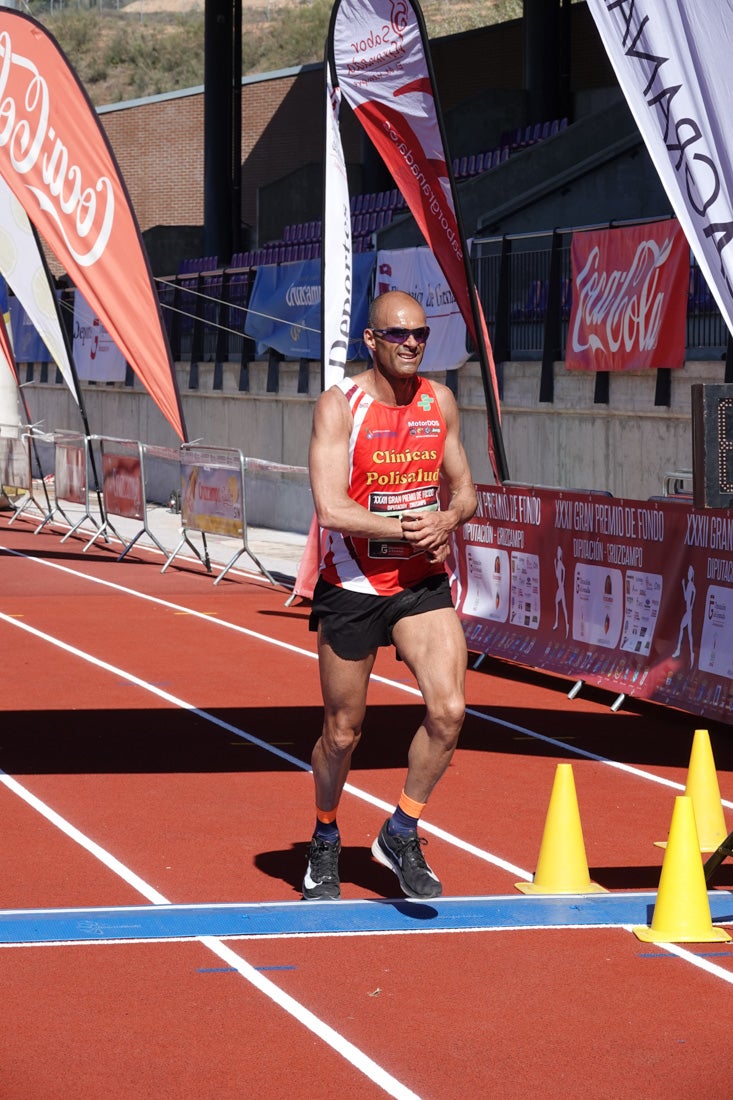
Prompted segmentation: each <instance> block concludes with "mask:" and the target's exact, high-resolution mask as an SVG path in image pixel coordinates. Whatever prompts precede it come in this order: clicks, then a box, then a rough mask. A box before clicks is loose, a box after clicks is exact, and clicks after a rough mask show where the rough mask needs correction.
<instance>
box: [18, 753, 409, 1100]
mask: <svg viewBox="0 0 733 1100" xmlns="http://www.w3.org/2000/svg"><path fill="white" fill-rule="evenodd" d="M0 783H2V784H4V785H5V786H6V787H7V788H8V790H10V791H12V792H13V794H15V795H17V796H18V797H19V798H21V799H23V801H24V802H26V803H27V804H28V805H29V806H31V807H32V808H33V809H34V810H35V811H36V812H37V813H39V814H41V816H42V817H45V818H46V820H47V821H49V822H50V823H51V824H52V825H54V826H56V828H57V829H60V830H61V832H63V833H65V834H66V836H68V837H69V838H70V839H71V840H73V841H75V842H76V843H77V844H79V845H81V847H82V848H84V849H86V851H87V852H89V853H90V854H91V855H93V856H94V857H95V859H98V860H99V861H100V862H101V863H103V864H104V866H105V867H107V868H109V870H110V871H112V872H113V873H114V874H116V875H118V876H119V877H120V878H122V879H123V880H124V881H125V882H126V883H128V884H129V885H130V886H132V887H133V889H135V890H137V892H138V893H139V894H141V895H142V896H143V897H144V898H147V899H148V901H151V902H152V903H153V904H154V905H170V904H172V903H171V902H170V901H169V900H168V899H167V898H166V897H164V896H163V895H162V894H161V893H160V892H159V891H158V890H156V889H155V887H153V886H151V885H150V884H149V883H147V882H145V880H144V879H142V878H140V876H139V875H136V874H135V872H134V871H132V870H131V869H130V868H129V867H126V866H125V864H124V863H121V862H120V860H118V859H117V858H116V857H115V856H113V855H112V854H111V853H110V852H108V851H107V850H106V849H105V848H102V847H101V845H99V844H97V843H95V841H93V840H91V839H90V838H89V837H87V836H85V834H84V833H82V832H81V831H80V830H79V829H77V828H76V826H74V825H72V824H71V822H69V821H67V820H66V819H65V818H63V817H62V816H61V815H60V814H58V813H57V812H56V811H55V810H53V809H51V807H50V806H48V805H47V804H46V803H45V802H43V801H42V800H41V799H40V798H38V797H37V796H36V795H34V794H33V793H32V792H31V791H29V790H28V789H27V788H26V787H24V786H23V785H22V784H21V783H18V781H17V780H16V779H14V778H13V777H12V776H10V775H8V774H7V773H6V772H4V771H2V770H1V769H0ZM197 939H198V942H200V943H202V944H203V945H204V947H207V948H208V949H209V951H211V952H213V954H214V955H216V956H217V957H218V958H219V959H221V960H223V961H224V962H225V963H226V964H227V966H231V967H233V968H234V969H235V970H236V971H238V973H239V974H241V976H242V977H243V978H244V979H245V980H246V981H248V982H249V983H250V985H252V986H254V987H255V989H257V990H259V992H260V993H264V995H265V996H266V997H269V999H270V1000H271V1001H273V1002H274V1003H275V1004H276V1005H278V1006H279V1007H280V1008H282V1009H283V1010H284V1011H285V1012H287V1013H288V1014H289V1015H290V1016H292V1017H293V1019H295V1020H297V1021H298V1022H299V1023H301V1024H303V1026H304V1027H306V1028H308V1030H309V1031H311V1032H313V1034H314V1035H315V1036H316V1037H317V1038H318V1039H321V1040H322V1041H323V1042H324V1043H326V1044H327V1045H328V1046H330V1047H331V1049H332V1050H334V1051H335V1052H336V1053H337V1054H340V1055H341V1057H342V1058H345V1059H346V1061H347V1062H350V1063H351V1064H352V1065H353V1066H354V1068H355V1069H357V1070H358V1071H359V1072H360V1073H362V1074H363V1075H364V1076H365V1077H368V1078H369V1080H371V1081H373V1082H374V1083H375V1084H376V1085H378V1086H379V1087H380V1088H381V1089H383V1090H384V1091H385V1092H386V1093H388V1095H390V1096H394V1097H396V1098H397V1100H419V1098H418V1097H417V1094H416V1093H414V1092H412V1091H411V1090H410V1089H408V1088H407V1087H406V1086H405V1085H403V1084H402V1082H401V1081H398V1080H397V1079H396V1078H395V1077H393V1076H392V1075H391V1074H389V1073H387V1071H386V1070H384V1069H383V1068H382V1067H381V1066H380V1065H378V1064H377V1062H375V1061H374V1060H373V1059H372V1058H370V1057H369V1056H368V1055H367V1054H365V1053H364V1052H363V1051H362V1050H360V1049H359V1048H358V1047H357V1046H355V1045H354V1044H353V1043H351V1042H349V1040H348V1039H346V1038H345V1037H344V1036H343V1035H340V1034H339V1033H338V1032H337V1031H335V1030H334V1029H333V1028H332V1027H331V1026H330V1025H329V1024H327V1023H326V1022H325V1021H324V1020H321V1019H319V1017H318V1016H316V1015H315V1014H314V1013H313V1012H311V1011H310V1010H309V1009H307V1008H306V1007H305V1006H304V1005H302V1004H301V1003H300V1002H299V1001H296V999H295V998H294V997H291V996H290V995H289V994H288V993H285V992H284V991H283V990H282V989H280V988H279V987H278V986H277V985H275V984H274V983H273V982H272V981H270V979H269V978H266V977H265V976H264V975H263V974H262V973H261V972H260V971H258V970H256V969H255V967H253V966H252V965H251V964H250V963H248V962H246V961H245V960H244V959H243V958H242V957H241V956H240V955H238V954H237V953H236V952H235V951H234V950H233V949H232V948H231V947H229V946H228V945H227V944H225V943H223V942H222V941H221V940H219V939H216V938H215V937H213V936H199V937H197Z"/></svg>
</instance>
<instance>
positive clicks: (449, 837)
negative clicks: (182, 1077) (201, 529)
mask: <svg viewBox="0 0 733 1100" xmlns="http://www.w3.org/2000/svg"><path fill="white" fill-rule="evenodd" d="M0 549H3V548H2V547H0ZM13 553H14V551H13ZM18 556H21V557H22V556H25V555H18ZM32 560H36V559H32ZM65 571H67V572H73V571H71V570H65ZM81 575H82V576H83V574H81ZM74 576H79V574H76V573H74ZM101 583H104V584H109V582H101ZM110 587H113V588H118V587H121V586H118V585H114V584H111V585H110ZM122 591H124V592H129V594H130V595H133V596H136V595H141V594H139V593H136V592H135V591H134V590H133V589H124V588H123V589H122ZM144 598H149V599H152V600H153V602H155V603H163V604H165V603H166V601H163V600H157V599H156V598H155V597H144ZM168 606H175V605H168ZM194 614H198V613H196V612H194ZM202 617H203V616H202ZM0 620H2V621H4V622H6V623H8V624H9V625H10V626H15V627H17V628H18V629H20V630H25V631H26V632H27V633H29V634H32V635H34V636H35V637H38V638H40V639H41V640H44V641H47V642H49V643H50V644H51V645H54V646H56V647H57V648H59V649H62V650H65V651H66V652H69V653H72V654H73V655H75V656H78V657H80V658H81V659H82V660H87V661H89V662H90V663H91V664H93V665H96V666H97V667H99V668H103V669H105V670H107V671H109V672H112V673H113V674H114V675H116V676H119V677H122V678H123V679H126V680H129V681H130V682H131V683H134V684H136V685H137V686H139V687H141V688H143V690H146V691H150V692H151V693H152V694H154V695H158V696H159V697H160V698H163V699H165V700H166V701H167V702H171V703H172V704H173V705H175V706H179V707H181V709H183V710H187V711H189V712H190V713H193V714H196V715H197V716H199V717H201V718H203V719H204V720H206V721H210V722H212V723H213V724H214V725H217V726H220V727H221V728H224V729H226V730H228V731H229V732H231V733H234V734H236V735H237V736H239V737H243V738H245V739H246V740H248V741H251V742H252V743H253V744H257V745H259V746H261V747H262V748H263V749H265V750H266V751H268V752H272V753H274V754H275V755H277V756H280V757H282V758H283V759H286V760H288V761H289V762H291V763H293V764H294V765H295V766H296V767H298V768H301V769H303V770H304V771H309V770H310V767H309V765H308V764H306V763H304V762H303V761H302V760H298V759H297V757H294V756H290V754H289V753H283V752H282V751H281V750H280V749H277V748H275V747H273V746H272V745H269V744H267V743H266V742H264V741H260V740H259V738H255V737H253V736H252V735H251V734H248V733H246V732H245V731H244V730H240V729H238V728H237V727H236V726H232V725H230V723H228V722H223V721H222V720H221V719H218V718H216V717H215V716H214V715H212V714H209V713H208V712H206V711H203V710H200V709H199V708H197V707H194V706H193V705H192V704H189V703H185V702H184V701H183V700H179V699H177V698H176V696H174V695H171V694H170V692H165V691H162V689H161V688H158V687H156V686H155V685H153V684H147V683H146V682H145V681H144V680H141V679H140V678H139V677H137V676H134V675H133V674H132V673H128V672H125V671H123V670H122V669H119V668H116V667H115V666H114V665H110V664H109V663H108V662H106V661H102V660H100V659H99V658H96V657H93V656H92V655H91V654H86V653H84V652H83V651H82V650H79V649H77V648H76V647H74V646H70V645H68V644H67V643H65V642H62V641H60V640H59V639H57V638H53V637H52V636H51V635H48V634H44V633H43V632H41V631H39V630H36V629H35V627H31V626H29V625H28V624H27V623H23V622H19V621H18V620H17V619H13V618H11V617H10V616H8V615H5V614H3V613H2V612H0ZM206 621H207V622H214V623H216V624H219V625H231V626H232V627H233V628H234V629H241V630H242V631H243V632H244V633H247V634H252V635H255V632H254V631H248V630H247V629H246V628H244V627H242V628H237V627H236V626H234V624H228V623H226V622H225V621H224V620H220V619H215V620H212V619H209V618H207V619H206ZM261 637H262V638H263V640H265V641H268V642H271V643H272V644H275V645H281V646H284V647H285V648H287V649H291V650H295V651H296V652H301V653H303V654H304V655H306V656H311V657H312V656H313V654H311V653H310V652H309V651H308V650H299V649H298V647H297V646H290V645H288V644H287V643H281V642H279V641H278V640H277V639H273V638H268V637H267V636H266V635H261ZM374 678H375V679H378V680H380V681H381V682H383V683H385V684H388V685H391V686H394V687H396V688H399V689H400V690H403V691H404V690H408V691H410V692H411V693H412V694H417V695H419V692H418V691H417V689H414V688H408V686H407V685H405V684H401V683H399V682H398V681H392V680H387V679H385V678H383V677H374ZM470 713H471V714H473V715H474V716H475V717H478V718H485V719H486V720H487V721H498V724H500V725H504V726H507V727H508V728H510V729H515V730H520V731H522V732H526V733H529V734H530V735H531V736H537V737H538V738H539V739H540V740H543V741H549V742H550V743H552V744H555V745H557V746H558V747H559V748H562V749H566V748H568V746H566V745H565V744H563V743H562V742H558V741H554V740H553V739H552V738H548V737H545V736H544V735H541V734H536V733H535V732H534V731H532V730H525V729H524V727H521V726H517V725H514V724H513V723H510V722H503V721H501V720H496V719H491V718H490V717H489V716H486V715H484V714H483V713H482V712H481V711H476V710H471V711H470ZM582 755H585V756H590V757H591V758H593V759H596V760H598V761H600V762H602V763H608V764H613V763H614V761H611V760H608V759H606V758H605V757H600V756H595V755H594V754H591V753H585V752H582ZM631 770H632V771H633V773H635V774H637V775H640V776H642V777H643V778H647V779H651V780H652V781H655V782H664V783H665V784H666V785H670V784H669V783H668V781H666V780H664V781H663V780H661V779H659V777H657V776H654V775H652V774H651V773H646V772H643V771H641V770H640V769H636V768H634V769H631ZM0 782H3V783H5V784H6V786H10V785H11V784H12V785H14V786H15V787H17V788H19V790H18V791H17V792H16V793H20V791H23V792H25V788H23V787H21V785H20V784H18V783H17V781H16V780H14V779H12V777H10V776H8V775H6V774H5V773H4V772H2V770H0ZM679 786H680V788H681V785H679ZM344 790H348V791H349V792H350V793H351V794H353V795H355V796H356V797H358V798H361V799H363V800H364V801H365V802H369V803H371V804H372V805H374V806H377V807H379V808H380V809H383V810H385V811H386V812H387V813H390V812H391V810H392V806H391V804H389V803H386V802H384V801H382V800H381V799H378V798H376V797H374V796H373V795H370V794H369V793H368V792H366V791H361V790H360V789H359V788H357V787H354V786H353V785H352V784H350V783H347V784H346V785H345V787H344ZM27 794H28V795H29V798H35V796H33V795H31V793H30V792H27ZM20 796H21V797H24V795H23V794H21V795H20ZM37 801H39V803H40V800H37ZM40 804H41V805H43V804H42V803H40ZM39 812H42V811H39ZM49 812H50V813H55V811H52V810H50V808H49ZM56 816H58V815H56ZM49 820H51V818H49ZM63 820H64V819H63V818H60V817H59V821H63ZM69 828H73V826H69ZM421 828H422V829H423V830H424V831H425V832H430V833H432V834H433V835H435V836H439V837H441V839H444V840H446V841H447V842H448V843H451V844H454V845H456V846H457V847H459V848H462V849H463V850H464V851H467V852H470V853H471V854H472V855H476V856H478V858H480V859H484V860H486V861H488V862H490V863H493V864H495V865H496V866H499V867H502V868H504V869H505V870H510V871H511V872H512V873H514V874H516V875H518V876H519V877H522V878H525V879H527V880H528V881H529V880H531V879H532V878H533V875H532V874H531V873H530V872H529V871H526V870H524V869H522V868H519V867H515V866H514V865H513V864H510V863H507V862H506V861H504V860H501V859H500V858H499V857H496V856H493V855H491V854H490V853H489V852H485V851H483V850H482V849H480V848H476V847H475V846H474V845H472V844H468V843H467V842H465V841H462V840H461V839H460V838H458V837H456V836H453V834H451V833H447V832H445V831H444V830H442V829H439V828H438V827H437V826H434V825H430V824H429V822H427V821H422V822H421ZM68 835H71V834H68ZM79 836H80V837H82V836H83V834H81V833H79ZM89 843H90V844H91V843H93V842H91V841H90V842H89ZM88 850H89V851H90V852H91V851H92V849H91V848H89V849H88ZM99 850H100V852H101V851H103V849H99ZM109 858H110V859H114V857H113V856H111V855H110V857H109ZM116 862H118V861H116ZM122 866H123V865H122V864H120V867H122ZM129 873H130V874H131V875H132V874H134V872H132V871H130V872H129ZM135 877H137V876H135ZM140 882H141V883H142V880H140ZM147 888H148V889H151V890H152V887H147ZM136 889H137V887H136ZM140 892H141V893H143V896H145V897H147V896H148V895H147V894H146V893H145V892H144V891H140ZM156 893H157V891H156ZM158 897H159V898H161V900H160V901H158V902H156V904H167V902H166V899H165V898H163V896H162V895H158ZM151 900H154V899H152V898H151ZM216 942H218V941H216ZM221 946H222V949H223V950H226V951H229V949H228V948H226V947H225V945H224V944H222V945H221ZM663 946H664V947H667V948H671V947H672V946H674V945H666V944H665V945H663ZM673 953H676V954H679V956H680V958H684V959H686V960H687V961H688V962H691V963H692V964H693V965H701V964H704V966H703V967H702V968H703V969H706V970H709V972H710V973H714V972H717V971H718V970H719V969H720V968H718V967H716V966H715V964H712V963H709V962H708V960H699V959H697V957H696V956H694V955H692V954H690V953H689V952H686V951H684V950H683V949H680V950H675V951H674V952H673ZM220 957H221V958H224V956H223V955H222V956H220ZM234 957H235V958H238V957H239V956H236V955H235V956H234ZM244 965H245V966H248V965H249V964H244ZM240 972H241V971H240ZM255 973H256V974H257V976H258V978H261V975H260V974H259V973H258V972H257V971H255ZM725 975H727V971H723V970H721V971H720V976H721V977H722V976H725ZM245 976H246V975H245ZM264 980H265V981H267V979H264ZM725 980H729V978H728V977H725ZM270 984H271V983H270ZM273 988H274V989H277V987H276V986H273ZM278 992H280V991H278ZM282 996H283V997H286V996H287V995H286V994H282ZM297 1003H298V1002H294V1004H297ZM301 1007H302V1006H301ZM303 1011H304V1012H307V1010H306V1009H303ZM309 1015H310V1014H309ZM303 1022H304V1023H305V1024H306V1026H309V1024H308V1023H307V1022H306V1021H305V1020H304V1021H303ZM325 1026H327V1025H325V1024H324V1027H325ZM329 1030H330V1029H329ZM344 1042H345V1043H346V1040H344ZM348 1045H349V1046H351V1044H348ZM354 1049H356V1048H354ZM345 1057H346V1055H345ZM364 1057H365V1058H366V1056H364ZM349 1060H351V1059H349ZM354 1064H356V1063H354ZM377 1068H379V1067H377ZM386 1076H387V1077H389V1075H388V1074H387V1075H386ZM397 1085H399V1082H397ZM382 1087H383V1088H384V1085H382ZM399 1087H400V1088H402V1086H401V1085H400V1086H399ZM385 1091H389V1090H388V1089H385ZM391 1095H394V1096H398V1095H399V1096H404V1097H406V1098H407V1097H409V1096H412V1095H413V1094H412V1093H410V1092H409V1091H405V1092H401V1093H396V1092H393V1093H391Z"/></svg>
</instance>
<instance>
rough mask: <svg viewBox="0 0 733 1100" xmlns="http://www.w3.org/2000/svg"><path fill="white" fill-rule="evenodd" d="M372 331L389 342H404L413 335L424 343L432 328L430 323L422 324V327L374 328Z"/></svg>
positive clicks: (418, 341) (419, 341)
mask: <svg viewBox="0 0 733 1100" xmlns="http://www.w3.org/2000/svg"><path fill="white" fill-rule="evenodd" d="M372 332H373V333H374V335H375V336H380V337H381V338H382V340H386V341H387V343H388V344H404V343H405V342H406V341H407V340H409V339H410V337H411V336H414V337H415V340H416V341H417V343H418V344H424V343H426V342H427V339H428V336H429V335H430V328H429V326H428V325H421V327H420V328H373V329H372Z"/></svg>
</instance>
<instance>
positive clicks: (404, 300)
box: [368, 290, 425, 329]
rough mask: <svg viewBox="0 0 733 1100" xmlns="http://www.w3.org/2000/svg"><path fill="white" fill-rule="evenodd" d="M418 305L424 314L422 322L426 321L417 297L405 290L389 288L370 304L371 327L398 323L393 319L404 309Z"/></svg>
mask: <svg viewBox="0 0 733 1100" xmlns="http://www.w3.org/2000/svg"><path fill="white" fill-rule="evenodd" d="M415 307H417V308H418V309H419V310H420V311H421V312H422V314H423V320H422V322H418V323H422V324H424V323H425V314H424V311H423V308H422V306H421V305H420V303H419V302H418V300H417V298H414V297H413V296H412V294H407V293H406V292H405V291H404V290H387V291H385V293H384V294H378V295H377V297H376V298H374V299H373V301H372V303H371V305H370V306H369V320H368V327H369V328H372V329H373V328H387V327H388V326H389V325H392V324H398V323H399V321H395V320H393V317H397V315H398V314H400V312H401V311H402V310H404V309H409V310H410V311H412V310H414V309H415Z"/></svg>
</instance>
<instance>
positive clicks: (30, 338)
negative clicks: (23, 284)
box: [10, 298, 52, 363]
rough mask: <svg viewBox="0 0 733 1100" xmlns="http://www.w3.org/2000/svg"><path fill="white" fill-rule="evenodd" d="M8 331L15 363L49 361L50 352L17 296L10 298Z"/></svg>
mask: <svg viewBox="0 0 733 1100" xmlns="http://www.w3.org/2000/svg"><path fill="white" fill-rule="evenodd" d="M10 332H11V334H12V338H13V354H14V355H15V362H16V363H50V362H51V359H52V357H51V353H50V352H49V350H48V348H47V347H46V345H45V344H44V342H43V340H42V339H41V335H40V333H39V331H38V329H37V328H36V326H35V325H34V324H33V321H32V320H31V319H30V317H29V316H28V314H27V313H26V311H25V310H24V309H23V306H22V305H21V303H20V302H19V300H18V299H17V298H11V299H10Z"/></svg>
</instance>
